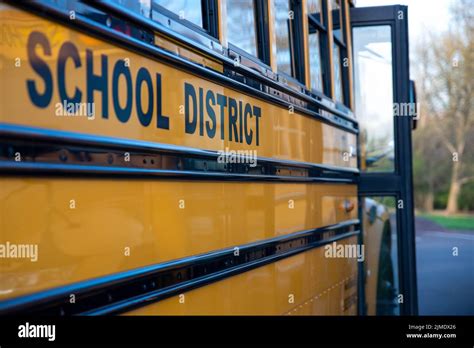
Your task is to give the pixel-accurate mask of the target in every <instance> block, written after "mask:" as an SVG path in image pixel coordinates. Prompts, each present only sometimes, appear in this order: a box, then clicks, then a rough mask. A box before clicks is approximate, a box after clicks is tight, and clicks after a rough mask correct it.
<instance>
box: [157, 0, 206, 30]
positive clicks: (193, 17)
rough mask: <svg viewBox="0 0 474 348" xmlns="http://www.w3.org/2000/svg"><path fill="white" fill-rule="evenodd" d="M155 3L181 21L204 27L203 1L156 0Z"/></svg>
mask: <svg viewBox="0 0 474 348" xmlns="http://www.w3.org/2000/svg"><path fill="white" fill-rule="evenodd" d="M154 3H155V4H158V5H160V6H163V7H164V8H166V9H167V10H169V11H171V12H173V13H175V14H176V15H178V16H179V18H180V19H185V20H187V21H189V22H191V23H194V24H196V25H198V26H200V27H201V28H202V27H203V21H202V3H201V0H154Z"/></svg>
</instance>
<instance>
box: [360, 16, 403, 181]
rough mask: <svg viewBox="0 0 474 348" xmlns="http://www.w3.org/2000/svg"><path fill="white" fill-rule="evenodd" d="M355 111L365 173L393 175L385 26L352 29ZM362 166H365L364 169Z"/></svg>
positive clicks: (390, 67) (389, 45)
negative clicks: (359, 129)
mask: <svg viewBox="0 0 474 348" xmlns="http://www.w3.org/2000/svg"><path fill="white" fill-rule="evenodd" d="M353 39H354V66H355V71H354V77H355V79H354V80H355V91H356V94H355V109H356V112H357V115H358V116H357V117H358V119H359V123H360V128H361V134H360V144H361V146H362V147H363V149H364V151H363V152H364V153H365V156H366V158H365V163H364V164H365V170H367V171H368V172H393V171H394V168H395V165H394V157H395V153H394V124H393V64H392V41H391V40H392V33H391V28H390V26H388V25H380V26H368V27H355V28H354V29H353ZM363 167H364V166H363Z"/></svg>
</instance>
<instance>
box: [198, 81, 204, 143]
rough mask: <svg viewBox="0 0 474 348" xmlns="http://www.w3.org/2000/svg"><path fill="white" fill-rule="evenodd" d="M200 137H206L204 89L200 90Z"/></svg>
mask: <svg viewBox="0 0 474 348" xmlns="http://www.w3.org/2000/svg"><path fill="white" fill-rule="evenodd" d="M199 135H200V136H203V135H204V100H203V90H202V88H199Z"/></svg>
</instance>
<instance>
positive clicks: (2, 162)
mask: <svg viewBox="0 0 474 348" xmlns="http://www.w3.org/2000/svg"><path fill="white" fill-rule="evenodd" d="M225 154H226V153H225V152H221V153H219V152H218V151H208V150H200V149H195V148H188V147H184V146H175V145H169V144H159V143H152V142H144V141H138V140H127V139H119V138H111V137H103V136H96V135H89V134H80V133H73V132H65V131H58V130H52V129H41V128H34V127H26V126H17V125H11V124H2V123H0V173H4V174H5V173H6V174H28V175H33V174H35V175H37V174H45V175H63V174H68V175H70V174H76V175H78V176H84V175H99V176H126V177H131V178H137V177H138V178H143V177H160V178H172V179H186V180H189V179H196V180H218V181H224V180H233V181H283V182H328V183H355V182H356V180H357V175H358V169H355V168H342V167H335V166H328V165H321V164H313V163H307V162H297V161H290V160H278V159H272V158H265V157H257V156H255V157H254V155H256V152H255V153H252V152H250V153H247V155H251V157H246V156H245V155H243V156H235V157H234V158H233V160H232V158H231V157H226V156H225ZM232 161H234V162H237V163H231V162H232ZM239 162H240V163H239Z"/></svg>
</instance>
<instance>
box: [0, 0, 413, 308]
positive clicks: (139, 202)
mask: <svg viewBox="0 0 474 348" xmlns="http://www.w3.org/2000/svg"><path fill="white" fill-rule="evenodd" d="M407 20H408V18H407V8H406V7H403V6H390V7H374V8H357V7H355V4H354V3H353V1H352V0H330V1H328V0H302V1H300V0H262V1H259V0H181V1H176V0H173V1H171V0H140V1H139V0H136V1H134V0H107V1H106V0H104V1H68V0H44V1H28V2H16V1H4V2H1V3H0V26H1V30H2V36H1V41H0V48H1V49H0V147H1V151H0V172H1V176H0V182H1V184H0V256H1V258H0V313H1V314H3V315H9V314H37V315H43V314H46V315H55V316H68V315H105V314H122V315H283V314H286V315H356V314H360V315H364V314H416V273H415V268H414V257H415V251H414V247H413V246H414V243H413V216H412V214H413V203H412V201H413V200H412V191H411V154H410V146H411V135H410V132H411V129H412V125H413V120H412V117H394V116H412V115H394V112H393V110H394V106H395V105H396V106H399V105H401V103H413V102H414V100H413V95H414V93H413V90H412V89H410V81H409V69H408V40H407Z"/></svg>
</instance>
